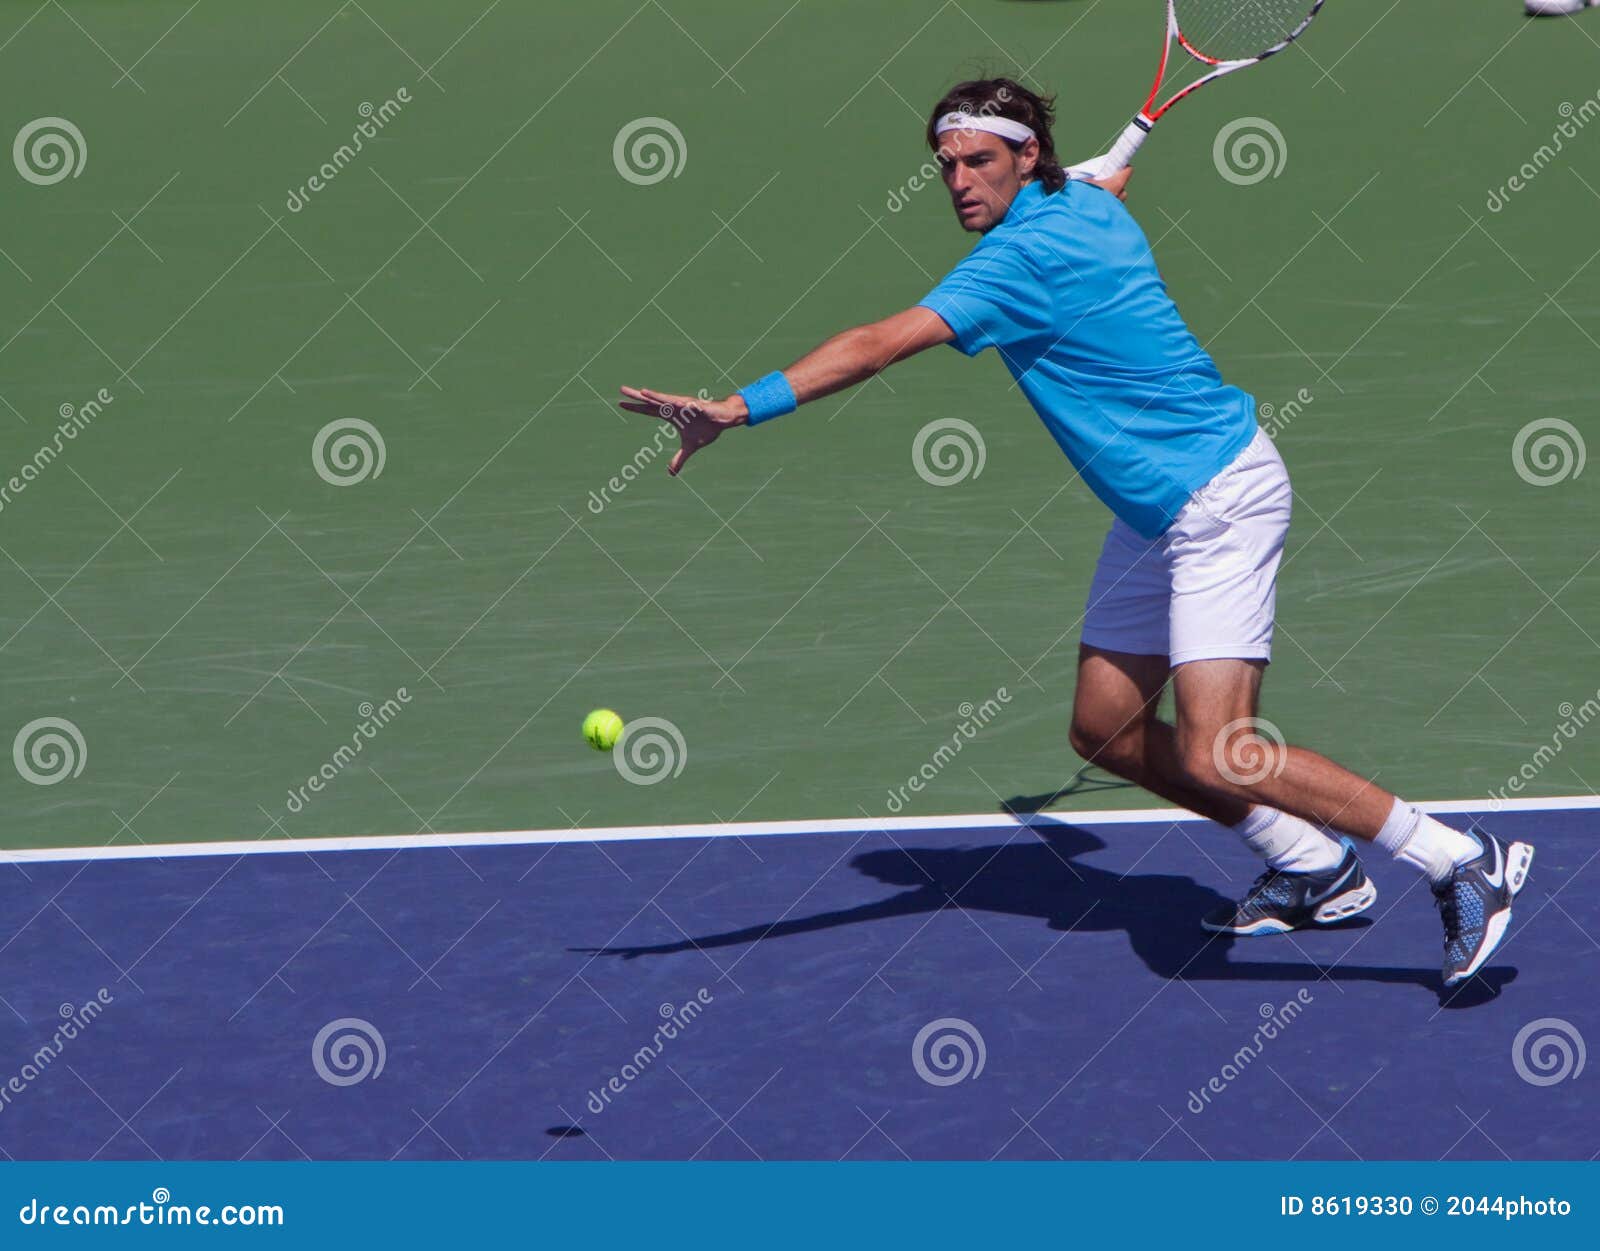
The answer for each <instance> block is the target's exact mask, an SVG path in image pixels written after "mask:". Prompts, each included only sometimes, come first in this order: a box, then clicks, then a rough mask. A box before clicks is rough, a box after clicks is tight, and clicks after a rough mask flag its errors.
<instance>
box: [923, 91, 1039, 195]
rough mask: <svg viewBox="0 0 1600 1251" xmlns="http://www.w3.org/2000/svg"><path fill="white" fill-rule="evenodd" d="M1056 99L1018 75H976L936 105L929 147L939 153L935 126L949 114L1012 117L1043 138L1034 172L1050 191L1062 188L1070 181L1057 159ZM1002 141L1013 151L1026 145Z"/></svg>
mask: <svg viewBox="0 0 1600 1251" xmlns="http://www.w3.org/2000/svg"><path fill="white" fill-rule="evenodd" d="M1055 102H1056V98H1055V97H1054V96H1041V95H1039V94H1038V93H1037V92H1034V91H1030V90H1028V88H1026V87H1024V86H1023V85H1022V84H1021V83H1019V82H1017V81H1016V79H1014V78H974V79H971V80H970V81H968V82H964V83H957V84H956V85H955V86H954V87H952V88H950V90H949V91H947V92H945V93H944V98H943V99H941V100H940V101H939V103H938V104H936V105H934V106H933V112H932V113H931V114H930V115H929V117H928V147H930V148H931V149H933V150H934V151H935V152H937V151H938V150H939V136H938V135H937V134H935V133H934V126H935V125H937V124H938V121H939V119H940V118H941V117H943V116H944V115H945V114H946V113H972V114H975V115H977V116H980V117H1008V118H1010V119H1011V120H1012V121H1014V122H1021V123H1022V124H1023V125H1024V126H1026V127H1028V128H1029V129H1030V130H1032V131H1033V133H1034V134H1035V135H1037V136H1038V137H1039V161H1038V163H1037V164H1036V165H1035V166H1034V168H1033V175H1034V177H1035V178H1037V179H1038V180H1039V181H1040V182H1041V183H1043V184H1044V189H1045V190H1046V191H1059V190H1060V189H1061V188H1062V187H1063V186H1064V185H1065V184H1066V181H1067V175H1066V171H1064V170H1063V169H1062V168H1061V162H1060V161H1059V160H1057V159H1056V141H1055V139H1054V137H1052V135H1051V134H1050V127H1051V125H1052V124H1053V123H1054V122H1055ZM1002 142H1004V143H1005V145H1006V146H1007V147H1008V148H1010V149H1011V150H1012V151H1013V152H1016V151H1018V150H1020V149H1021V147H1022V145H1021V144H1020V143H1014V142H1012V141H1011V140H1010V139H1006V140H1003V141H1002Z"/></svg>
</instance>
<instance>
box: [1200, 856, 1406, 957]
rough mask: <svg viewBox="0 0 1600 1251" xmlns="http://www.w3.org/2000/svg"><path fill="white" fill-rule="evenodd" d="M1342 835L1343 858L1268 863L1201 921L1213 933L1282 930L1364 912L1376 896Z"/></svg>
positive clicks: (1328, 921) (1321, 923)
mask: <svg viewBox="0 0 1600 1251" xmlns="http://www.w3.org/2000/svg"><path fill="white" fill-rule="evenodd" d="M1343 841H1344V859H1342V860H1341V861H1339V864H1338V866H1337V867H1336V868H1333V869H1330V870H1329V871H1328V872H1326V873H1287V872H1284V871H1283V870H1281V869H1268V870H1267V871H1266V872H1265V873H1263V874H1262V875H1261V876H1260V877H1258V878H1257V879H1256V880H1255V883H1254V884H1253V885H1252V886H1251V887H1250V891H1249V893H1248V894H1246V895H1245V897H1244V898H1243V899H1242V900H1240V901H1239V902H1238V903H1236V904H1230V905H1229V906H1228V907H1226V908H1219V909H1217V910H1216V911H1215V912H1213V913H1210V914H1209V915H1207V916H1206V917H1204V918H1203V919H1202V920H1201V922H1200V924H1201V926H1202V927H1204V928H1205V929H1208V930H1210V931H1211V932H1212V933H1214V934H1237V935H1240V936H1243V935H1248V934H1287V933H1288V932H1289V931H1290V930H1303V929H1308V928H1310V927H1311V926H1313V925H1328V924H1331V923H1332V922H1334V921H1343V920H1345V919H1347V918H1349V917H1353V916H1355V915H1356V914H1357V913H1359V912H1365V911H1366V910H1367V909H1368V908H1370V907H1372V905H1373V904H1374V903H1376V902H1377V900H1378V888H1377V887H1376V886H1374V885H1373V884H1372V883H1371V882H1370V881H1368V880H1367V875H1366V873H1365V872H1364V871H1363V870H1362V868H1361V861H1359V860H1358V859H1356V853H1355V849H1354V848H1353V847H1352V846H1351V845H1350V841H1349V840H1348V839H1345V840H1343Z"/></svg>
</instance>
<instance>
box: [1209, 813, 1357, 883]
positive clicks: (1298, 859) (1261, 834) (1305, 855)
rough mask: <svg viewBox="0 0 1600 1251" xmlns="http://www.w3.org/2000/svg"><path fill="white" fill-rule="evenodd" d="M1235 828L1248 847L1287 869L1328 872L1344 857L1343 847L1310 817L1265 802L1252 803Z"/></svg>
mask: <svg viewBox="0 0 1600 1251" xmlns="http://www.w3.org/2000/svg"><path fill="white" fill-rule="evenodd" d="M1233 830H1234V833H1236V834H1238V835H1239V837H1240V838H1242V839H1244V845H1245V846H1246V847H1248V848H1249V849H1250V850H1251V851H1253V852H1255V853H1256V855H1258V856H1260V857H1261V858H1262V859H1263V860H1265V861H1266V862H1267V864H1268V865H1269V866H1270V867H1271V868H1274V869H1278V870H1280V871H1282V872H1284V873H1326V872H1327V871H1328V870H1329V869H1334V868H1337V867H1338V865H1339V861H1341V860H1343V859H1344V848H1343V847H1341V846H1340V845H1339V843H1338V842H1337V841H1336V840H1334V839H1331V838H1329V837H1328V836H1327V835H1326V834H1324V833H1323V832H1322V831H1321V830H1319V829H1318V828H1317V827H1316V826H1314V825H1312V824H1311V823H1310V822H1309V821H1302V820H1301V819H1300V818H1299V817H1293V816H1290V815H1289V814H1288V813H1287V812H1279V811H1278V810H1277V809H1276V808H1268V807H1267V806H1266V805H1265V804H1255V805H1253V806H1252V807H1251V809H1250V811H1249V813H1248V814H1247V815H1246V816H1245V819H1244V820H1243V821H1241V822H1239V824H1238V825H1236V826H1234V827H1233Z"/></svg>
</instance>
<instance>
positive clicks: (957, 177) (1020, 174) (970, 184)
mask: <svg viewBox="0 0 1600 1251" xmlns="http://www.w3.org/2000/svg"><path fill="white" fill-rule="evenodd" d="M939 140H940V142H939V153H938V157H939V168H940V170H941V171H942V172H943V175H944V185H945V186H946V187H948V188H949V189H950V203H951V205H952V206H953V207H954V208H955V211H956V219H957V220H958V221H959V222H960V223H961V228H962V229H963V230H971V231H975V232H977V233H979V234H982V233H984V232H985V231H988V230H991V229H993V228H994V227H995V226H998V225H999V224H1000V223H1001V221H1003V220H1004V219H1005V215H1006V211H1007V210H1008V209H1009V208H1010V207H1011V201H1012V200H1014V199H1016V198H1017V192H1019V191H1021V190H1022V188H1023V187H1024V186H1025V185H1026V184H1027V183H1028V182H1029V181H1030V180H1031V179H1032V178H1033V167H1034V163H1035V162H1036V161H1037V160H1038V159H1039V144H1038V141H1037V140H1034V139H1030V140H1028V142H1027V143H1025V144H1023V145H1022V149H1021V151H1019V152H1013V151H1012V150H1011V148H1010V146H1009V145H1007V143H1006V141H1005V140H1004V139H1002V138H1000V136H999V135H991V134H989V133H988V132H987V131H982V130H947V131H946V132H945V133H944V134H943V135H941V136H940V137H939Z"/></svg>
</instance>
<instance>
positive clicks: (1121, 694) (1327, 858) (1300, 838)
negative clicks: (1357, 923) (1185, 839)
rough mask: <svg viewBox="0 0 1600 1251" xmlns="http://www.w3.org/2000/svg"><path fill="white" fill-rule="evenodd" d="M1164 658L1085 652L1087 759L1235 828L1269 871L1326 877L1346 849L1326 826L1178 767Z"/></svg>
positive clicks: (1075, 722) (1083, 737) (1076, 715)
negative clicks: (1210, 784) (1163, 702)
mask: <svg viewBox="0 0 1600 1251" xmlns="http://www.w3.org/2000/svg"><path fill="white" fill-rule="evenodd" d="M1169 673H1170V668H1169V663H1168V660H1167V658H1166V657H1165V656H1155V655H1136V654H1132V653H1128V652H1112V651H1106V650H1103V649H1101V648H1096V647H1089V646H1082V647H1080V649H1079V653H1078V689H1077V696H1076V698H1075V700H1074V704H1073V718H1072V745H1073V747H1074V748H1075V749H1076V750H1077V751H1078V753H1079V754H1080V755H1081V756H1083V757H1084V759H1086V760H1089V761H1091V762H1092V763H1095V764H1098V765H1100V766H1101V767H1102V768H1106V769H1109V770H1110V771H1111V772H1113V773H1116V774H1118V775H1119V776H1121V777H1125V778H1127V779H1128V780H1129V781H1131V782H1134V783H1136V784H1138V785H1139V786H1142V787H1143V788H1144V789H1146V790H1148V791H1150V792H1151V793H1152V794H1156V795H1159V796H1161V798H1163V799H1167V800H1170V801H1171V802H1173V803H1175V804H1180V805H1182V806H1183V807H1185V808H1187V809H1189V811H1191V812H1197V813H1199V814H1200V815H1201V816H1204V817H1209V818H1211V820H1213V821H1215V822H1217V823H1218V824H1219V825H1226V826H1228V827H1229V828H1230V829H1232V830H1233V832H1234V833H1235V834H1237V835H1238V836H1239V837H1240V838H1241V839H1243V840H1244V843H1245V846H1247V847H1249V848H1250V850H1251V851H1253V852H1254V853H1255V854H1256V855H1258V856H1260V857H1261V859H1262V860H1264V861H1265V862H1266V863H1267V864H1268V865H1269V866H1270V867H1272V868H1274V869H1280V870H1283V871H1287V872H1299V873H1324V872H1329V871H1332V870H1334V869H1336V868H1338V867H1339V865H1340V864H1341V862H1342V861H1343V860H1344V852H1343V849H1342V848H1341V847H1340V846H1339V844H1338V843H1337V842H1336V841H1335V840H1333V839H1331V838H1329V837H1328V835H1327V833H1326V832H1325V831H1324V830H1322V829H1321V828H1320V827H1318V826H1315V825H1312V824H1311V823H1309V822H1307V821H1303V820H1301V819H1300V818H1298V817H1295V816H1291V815H1289V814H1285V813H1283V812H1281V811H1279V810H1278V809H1276V808H1274V807H1272V806H1270V805H1266V804H1252V803H1251V802H1250V801H1249V800H1248V799H1243V798H1240V797H1238V796H1234V795H1226V794H1222V793H1219V792H1216V791H1213V790H1207V789H1205V788H1204V787H1201V786H1196V785H1194V784H1193V782H1192V781H1191V780H1190V779H1189V778H1188V777H1187V776H1186V775H1185V774H1184V773H1183V771H1182V769H1181V768H1179V767H1178V763H1177V761H1178V756H1177V749H1176V731H1175V730H1174V729H1173V727H1172V726H1171V725H1168V724H1167V723H1166V722H1164V721H1161V720H1159V719H1157V717H1156V715H1155V713H1156V704H1157V702H1158V700H1159V699H1160V697H1161V692H1162V690H1163V689H1164V688H1165V686H1166V684H1167V677H1168V674H1169Z"/></svg>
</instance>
